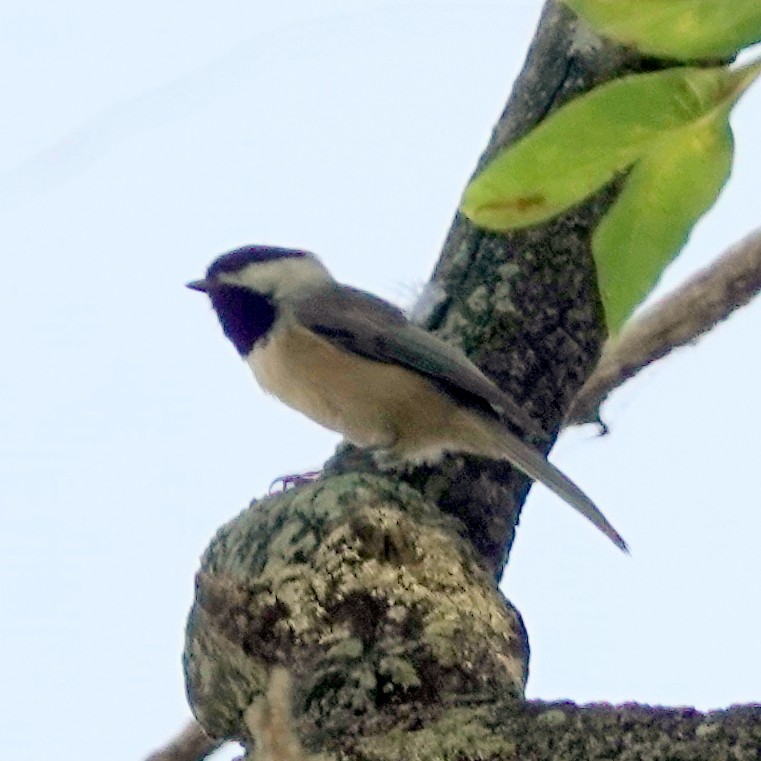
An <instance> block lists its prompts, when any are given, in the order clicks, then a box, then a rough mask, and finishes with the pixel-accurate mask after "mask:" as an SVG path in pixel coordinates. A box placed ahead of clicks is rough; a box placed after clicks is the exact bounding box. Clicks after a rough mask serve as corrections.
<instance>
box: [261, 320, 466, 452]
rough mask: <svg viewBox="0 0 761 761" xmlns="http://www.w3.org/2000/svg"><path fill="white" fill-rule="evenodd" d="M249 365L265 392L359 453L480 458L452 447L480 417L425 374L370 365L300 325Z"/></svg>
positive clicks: (279, 335)
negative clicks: (448, 452)
mask: <svg viewBox="0 0 761 761" xmlns="http://www.w3.org/2000/svg"><path fill="white" fill-rule="evenodd" d="M247 361H248V364H249V366H250V367H251V369H252V370H253V372H254V375H255V376H256V379H257V380H258V381H259V384H260V385H261V386H262V388H264V389H265V390H266V391H268V392H269V393H271V394H273V395H275V396H277V397H278V398H279V399H280V400H281V401H283V402H285V404H287V405H288V406H289V407H292V408H294V409H296V410H299V411H300V412H302V413H303V414H304V415H306V416H307V417H309V418H311V419H312V420H314V421H316V422H318V423H320V424H321V425H323V426H325V427H326V428H329V429H331V430H334V431H338V432H339V433H341V434H343V435H344V436H345V437H346V438H347V439H349V441H351V442H352V443H354V444H356V445H357V446H360V447H374V448H375V447H377V448H384V449H394V451H396V452H397V454H399V455H400V456H402V458H403V459H408V458H409V459H419V458H420V457H425V458H428V457H429V456H433V455H435V454H436V453H438V452H440V451H441V449H442V447H443V448H446V449H454V450H455V451H457V450H458V449H463V448H464V449H465V450H467V451H473V450H472V448H471V446H469V445H466V446H464V447H463V446H462V445H461V446H454V447H452V446H447V444H449V442H450V441H451V440H452V436H453V435H455V438H454V440H455V441H457V440H458V439H459V438H461V437H462V435H463V433H465V432H464V431H462V432H459V431H458V430H457V429H458V428H459V427H460V419H461V418H462V419H463V420H465V418H467V419H468V426H470V424H471V423H472V422H474V421H475V417H474V416H472V415H463V413H462V411H461V410H459V409H458V408H457V405H456V404H455V403H454V402H453V401H452V400H451V399H450V398H449V397H448V396H447V395H446V394H443V393H441V392H440V391H438V390H437V389H436V388H435V387H434V386H432V384H431V383H430V382H429V381H428V380H427V379H425V378H424V377H423V376H421V375H420V374H419V373H417V372H415V371H412V370H409V369H407V368H404V367H401V366H399V365H395V364H389V363H383V362H376V361H373V360H369V359H365V358H364V357H361V356H359V355H357V354H353V353H351V352H349V351H346V350H344V349H341V348H339V347H336V346H334V345H333V344H332V343H330V342H329V341H328V340H327V339H324V338H321V337H320V336H317V335H316V334H314V333H312V332H311V331H308V330H306V329H305V328H303V327H301V326H299V325H297V324H290V325H288V324H286V325H280V326H277V327H276V329H275V330H274V331H273V332H272V334H271V337H270V338H269V339H268V340H267V341H266V342H265V343H260V344H258V345H257V346H256V348H254V350H253V351H252V352H251V353H250V354H249V355H248V357H247ZM471 418H473V421H471V420H470V419H471ZM468 438H472V436H471V435H470V434H469V435H468ZM463 443H464V442H463Z"/></svg>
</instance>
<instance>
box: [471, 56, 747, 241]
mask: <svg viewBox="0 0 761 761" xmlns="http://www.w3.org/2000/svg"><path fill="white" fill-rule="evenodd" d="M759 69H761V64H758V63H756V64H753V65H752V66H749V67H745V68H741V69H735V70H732V69H728V68H725V67H718V68H693V67H680V68H673V69H667V70H665V71H660V72H656V73H653V74H636V75H632V76H628V77H623V78H621V79H618V80H615V81H613V82H610V83H608V84H606V85H603V86H601V87H598V88H597V89H595V90H592V91H591V92H589V93H587V94H585V95H583V96H581V97H579V98H576V99H575V100H573V101H571V102H570V103H568V104H566V105H565V106H563V107H562V108H560V109H558V110H557V111H556V112H555V113H554V114H552V115H551V116H549V117H548V118H547V119H546V120H545V121H544V122H542V123H541V124H539V126H537V127H536V128H535V129H534V130H532V131H531V132H530V133H529V134H528V135H526V136H525V137H524V138H523V139H521V140H519V141H518V142H517V143H516V144H515V145H513V146H512V147H510V148H508V149H507V150H505V151H503V152H501V153H499V154H498V155H497V156H496V157H495V158H494V159H493V160H492V161H491V162H490V163H489V164H488V165H487V166H486V168H485V169H484V170H483V171H482V172H481V173H480V174H479V175H478V176H477V177H476V178H475V179H474V180H473V181H472V182H471V183H470V184H469V185H468V187H467V188H466V189H465V193H464V194H463V199H462V203H461V209H462V211H463V213H464V214H466V216H468V217H469V218H470V219H471V220H472V221H473V222H474V223H475V224H477V225H479V226H481V227H485V228H487V229H489V230H496V231H505V230H509V229H513V228H519V227H526V226H528V225H533V224H537V223H539V222H543V221H544V220H546V219H549V218H551V217H553V216H555V215H557V214H559V213H560V212H562V211H564V210H565V209H568V208H569V207H571V206H573V205H574V204H577V203H579V202H580V201H582V200H583V199H584V198H586V197H587V196H589V195H591V194H592V193H594V192H595V191H596V190H599V189H600V188H601V187H602V186H603V185H605V184H606V183H608V182H609V181H610V180H612V179H613V178H614V177H616V176H617V175H619V174H621V173H622V172H624V171H625V170H626V169H628V168H629V167H630V166H631V165H632V164H634V163H635V162H636V161H637V160H638V159H640V158H641V157H643V156H645V155H646V154H647V152H648V151H649V150H651V149H652V147H653V146H654V145H655V144H656V143H657V142H658V141H659V140H661V139H662V138H663V137H664V136H665V135H667V134H668V133H669V132H672V131H675V130H679V129H682V128H684V127H686V126H689V125H690V124H694V123H696V122H698V121H700V120H701V119H705V118H707V117H710V115H711V114H713V113H716V112H718V111H723V112H726V110H727V107H728V106H729V105H731V104H732V103H734V101H735V100H736V99H737V98H738V97H739V95H740V94H741V93H742V92H743V91H744V89H745V88H746V87H747V86H748V85H749V84H750V82H751V81H753V79H754V78H755V77H756V76H757V75H758V73H759Z"/></svg>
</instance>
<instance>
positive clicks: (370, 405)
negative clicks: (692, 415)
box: [187, 246, 627, 550]
mask: <svg viewBox="0 0 761 761" xmlns="http://www.w3.org/2000/svg"><path fill="white" fill-rule="evenodd" d="M187 286H188V288H192V289H193V290H196V291H203V292H204V293H206V294H207V295H208V296H209V298H210V299H211V304H212V306H213V307H214V310H215V311H216V313H217V316H218V317H219V321H220V323H221V324H222V330H223V331H224V333H225V335H226V336H227V337H228V338H229V339H230V341H232V343H233V344H234V345H235V348H236V349H237V350H238V352H239V354H240V355H241V356H242V357H243V359H244V360H245V361H246V362H247V363H248V365H249V367H250V368H251V370H252V371H253V373H254V376H255V377H256V379H257V381H258V382H259V384H260V385H261V386H262V387H263V388H264V390H265V391H268V392H269V393H271V394H274V395H275V396H277V397H278V398H279V399H280V400H281V401H283V402H285V403H286V404H287V405H289V406H290V407H293V408H294V409H296V410H299V411H300V412H303V413H304V414H305V415H306V416H307V417H310V418H312V420H315V421H316V422H318V423H320V424H321V425H324V426H325V427H326V428H330V429H331V430H333V431H338V432H339V433H342V434H343V435H344V436H345V437H346V438H347V439H348V440H349V441H351V442H352V443H353V444H356V445H357V446H359V447H370V448H373V449H376V450H382V451H383V452H384V453H386V454H388V455H390V456H391V457H392V458H393V459H397V460H402V461H408V462H413V463H415V462H417V463H420V462H423V461H428V462H430V461H435V460H437V459H438V458H440V457H441V456H442V454H443V453H444V452H445V451H448V452H461V453H469V454H474V455H481V456H483V457H490V458H492V459H498V460H507V461H509V462H511V463H512V464H513V465H514V466H516V467H518V468H520V470H522V471H523V472H524V473H526V474H527V475H528V476H530V477H531V478H533V479H535V480H537V481H541V482H542V483H543V484H544V485H545V486H547V487H548V488H549V489H551V490H552V491H554V492H555V493H556V494H557V495H558V496H559V497H561V498H562V499H564V500H565V501H566V502H568V504H570V505H572V506H573V507H575V508H576V509H577V510H578V511H579V512H580V513H581V514H582V515H585V516H586V517H587V518H588V519H589V520H590V521H592V523H594V525H595V526H597V528H599V529H600V530H601V531H602V532H603V533H604V534H605V535H606V536H608V537H609V538H610V539H611V540H612V541H613V542H614V543H615V544H616V545H617V546H618V547H620V548H621V549H622V550H626V549H627V547H626V543H625V542H624V540H623V539H622V538H621V536H620V535H619V534H618V532H617V531H616V530H615V529H614V528H613V526H611V525H610V523H608V521H607V519H606V518H605V516H604V515H603V514H602V513H601V512H600V510H599V509H598V508H597V506H596V505H595V504H594V503H593V502H592V500H591V499H589V497H587V495H586V494H584V492H583V491H581V489H579V487H578V486H576V484H574V483H573V482H572V481H571V480H570V479H569V478H568V477H567V476H565V475H564V474H563V473H561V471H559V470H558V469H557V468H556V467H555V466H554V465H552V464H551V463H549V462H548V461H547V460H546V459H545V457H544V456H543V455H542V454H541V453H540V452H538V451H537V450H536V449H534V448H533V447H531V446H529V445H527V444H525V443H524V442H523V441H521V439H519V438H518V437H517V436H515V435H514V434H513V433H511V432H510V431H509V430H508V428H507V427H506V426H505V424H504V422H503V421H504V420H505V419H507V420H509V421H510V422H512V423H514V424H517V425H518V426H519V427H521V428H523V429H525V430H526V431H536V429H537V426H536V424H535V423H533V421H532V420H531V419H530V418H529V417H528V416H527V415H526V414H525V412H524V411H523V410H521V408H520V407H518V405H517V404H515V403H514V402H513V401H512V400H511V399H510V398H509V397H508V396H507V395H505V394H504V393H503V392H502V391H500V390H499V388H497V386H496V385H495V384H494V383H492V382H491V381H490V380H489V379H488V378H487V377H486V376H485V375H484V374H483V373H482V372H481V371H480V370H479V369H478V368H477V367H476V366H475V365H474V364H473V363H472V362H471V361H470V360H469V359H467V357H466V356H465V355H464V354H463V353H461V352H460V351H458V350H457V349H455V348H453V347H452V346H449V345H448V344H446V343H444V341H442V340H441V339H439V338H437V337H436V336H434V335H432V334H431V333H428V332H427V331H425V330H423V329H422V328H420V327H418V326H416V325H414V324H412V323H411V322H410V321H409V320H408V319H407V318H406V317H405V315H404V314H403V313H402V312H401V310H399V309H397V308H396V307H395V306H392V305H391V304H389V303H388V302H386V301H383V300H382V299H379V298H377V297H376V296H373V295H371V294H369V293H366V292H365V291H360V290H357V289H355V288H350V287H348V286H345V285H341V284H340V283H337V282H336V281H335V280H334V279H333V277H332V276H331V275H330V273H329V272H328V271H327V269H326V268H325V267H324V266H323V264H322V263H321V262H320V261H319V259H317V257H316V256H314V254H311V253H308V252H306V251H297V250H292V249H285V248H275V247H271V246H247V247H245V248H240V249H236V250H235V251H231V252H229V253H227V254H224V255H223V256H220V257H219V258H218V259H216V260H215V261H214V262H213V263H212V264H211V266H210V267H209V269H208V271H207V273H206V277H205V278H204V279H203V280H196V281H194V282H192V283H188V284H187Z"/></svg>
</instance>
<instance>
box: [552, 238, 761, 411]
mask: <svg viewBox="0 0 761 761" xmlns="http://www.w3.org/2000/svg"><path fill="white" fill-rule="evenodd" d="M759 291H761V230H756V231H755V232H753V233H752V234H750V235H749V236H747V237H746V238H745V239H744V240H742V241H740V242H739V243H737V244H736V245H734V246H733V247H732V248H731V249H729V251H727V252H726V253H724V254H723V255H722V256H721V257H719V258H718V259H717V260H716V261H715V262H714V263H713V264H712V265H711V266H709V267H706V268H705V269H704V270H702V271H701V272H698V273H697V274H696V275H695V276H693V277H692V278H690V279H689V280H688V281H687V282H686V283H684V284H682V285H681V286H679V287H678V288H677V289H676V290H674V291H673V292H672V293H669V294H668V295H666V296H664V297H663V298H662V299H661V300H660V301H658V302H657V303H656V304H654V305H653V306H652V307H650V308H649V309H648V310H647V311H646V312H644V313H643V314H642V315H641V316H639V317H636V318H634V319H633V320H631V322H630V323H629V324H627V325H626V326H625V327H624V329H623V330H622V331H621V334H620V335H619V336H618V337H617V338H615V339H613V340H611V341H609V342H608V343H607V344H606V345H605V348H604V349H603V352H602V356H601V357H600V361H599V363H598V365H597V367H596V368H595V371H594V372H593V373H592V375H591V376H590V377H589V379H588V380H587V382H586V383H585V384H584V385H583V386H582V388H581V391H579V394H578V396H577V397H576V399H574V402H573V405H572V406H571V409H570V410H569V412H568V418H567V423H568V424H569V425H573V424H574V423H592V422H595V421H597V420H599V419H600V406H601V405H602V403H603V402H604V401H605V399H606V398H607V397H608V395H609V394H610V393H611V392H612V391H614V390H615V389H616V388H618V387H619V386H620V385H622V384H623V383H625V382H626V381H627V380H628V379H629V378H631V377H633V376H634V375H636V374H637V373H638V372H639V371H640V370H642V369H643V368H645V367H647V366H648V365H649V364H651V363H652V362H655V361H656V360H658V359H661V358H663V357H665V356H667V355H668V354H669V353H670V352H672V351H673V350H674V349H677V348H679V347H680V346H685V345H686V344H689V343H692V342H693V341H695V340H696V339H697V338H699V337H700V336H702V335H703V334H704V333H707V332H708V331H709V330H711V328H713V327H715V326H716V325H717V324H718V323H720V322H722V321H723V320H725V319H726V318H727V317H729V315H730V314H732V312H734V311H735V310H736V309H739V308H740V307H743V306H745V305H746V304H747V303H748V302H749V301H751V299H753V298H754V297H755V296H757V295H758V292H759Z"/></svg>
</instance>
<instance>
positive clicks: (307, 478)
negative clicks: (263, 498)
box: [269, 470, 322, 494]
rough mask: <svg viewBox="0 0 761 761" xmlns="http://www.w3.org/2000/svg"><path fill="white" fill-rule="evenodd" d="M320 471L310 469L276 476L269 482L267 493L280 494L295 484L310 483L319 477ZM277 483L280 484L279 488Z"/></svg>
mask: <svg viewBox="0 0 761 761" xmlns="http://www.w3.org/2000/svg"><path fill="white" fill-rule="evenodd" d="M321 473H322V471H321V470H310V471H307V472H306V473H292V474H290V475H287V476H278V477H277V478H276V479H275V480H274V481H273V482H272V483H271V484H270V488H269V493H270V494H282V493H283V492H286V491H288V489H295V488H296V487H297V486H303V485H304V484H309V483H312V481H316V480H317V479H318V478H319V477H320V474H321ZM278 484H280V488H278V487H277V485H278Z"/></svg>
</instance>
